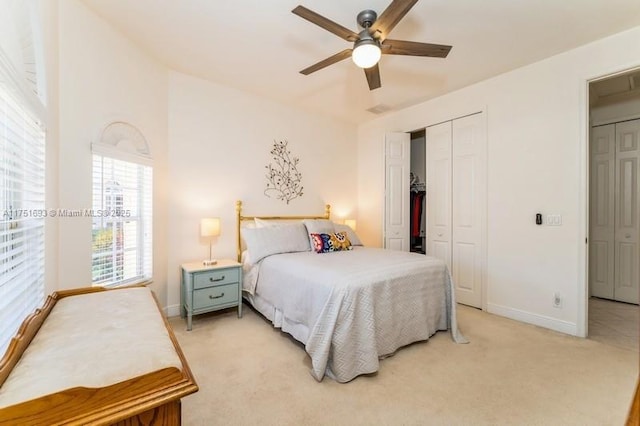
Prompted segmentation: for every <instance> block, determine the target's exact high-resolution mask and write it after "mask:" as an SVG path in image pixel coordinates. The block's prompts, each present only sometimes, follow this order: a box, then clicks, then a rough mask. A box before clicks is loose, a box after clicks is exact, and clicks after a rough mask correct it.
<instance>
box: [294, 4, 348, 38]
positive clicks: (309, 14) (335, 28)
mask: <svg viewBox="0 0 640 426" xmlns="http://www.w3.org/2000/svg"><path fill="white" fill-rule="evenodd" d="M291 12H293V13H294V14H296V15H298V16H299V17H301V18H304V19H306V20H307V21H309V22H311V23H313V24H316V25H317V26H319V27H321V28H324V29H325V30H327V31H329V32H331V33H333V34H335V35H337V36H338V37H340V38H343V39H345V40H347V41H356V40H358V34H356V33H355V32H353V31H351V30H350V29H348V28H345V27H343V26H342V25H340V24H337V23H335V22H333V21H332V20H331V19H327V18H325V17H324V16H322V15H318V14H317V13H316V12H314V11H313V10H309V9H307V8H306V7H304V6H297V7H296V8H295V9H293V10H292V11H291Z"/></svg>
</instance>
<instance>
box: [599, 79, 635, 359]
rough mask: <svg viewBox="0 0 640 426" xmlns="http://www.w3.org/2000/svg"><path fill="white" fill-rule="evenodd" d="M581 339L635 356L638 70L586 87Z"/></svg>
mask: <svg viewBox="0 0 640 426" xmlns="http://www.w3.org/2000/svg"><path fill="white" fill-rule="evenodd" d="M589 123H590V126H589V127H590V128H589V135H590V136H589V144H588V153H589V156H588V163H589V176H588V182H589V184H588V188H589V206H588V208H589V210H588V211H589V225H588V226H589V231H588V232H589V240H588V241H589V246H588V250H589V252H588V258H587V259H588V276H589V280H588V281H589V282H588V293H587V297H588V336H589V338H591V339H594V340H598V341H602V342H603V343H608V344H613V345H615V346H619V347H624V348H626V349H632V350H636V351H637V350H638V341H639V338H640V327H639V320H640V308H639V307H638V303H639V302H640V70H634V71H630V72H626V73H622V74H618V75H616V76H613V77H610V78H604V79H601V80H598V81H594V82H590V83H589Z"/></svg>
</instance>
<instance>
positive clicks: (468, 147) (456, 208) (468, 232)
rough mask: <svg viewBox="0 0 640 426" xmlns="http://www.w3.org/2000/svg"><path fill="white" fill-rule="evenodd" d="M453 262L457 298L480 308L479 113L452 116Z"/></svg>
mask: <svg viewBox="0 0 640 426" xmlns="http://www.w3.org/2000/svg"><path fill="white" fill-rule="evenodd" d="M452 143H453V157H452V167H453V179H452V188H453V191H452V198H453V200H452V223H451V225H452V226H451V228H452V244H451V250H452V264H453V270H452V271H451V275H452V277H453V282H454V284H455V289H456V300H457V301H458V302H459V303H463V304H465V305H470V306H474V307H476V308H482V277H483V265H484V262H483V257H484V256H483V252H484V250H483V244H482V241H483V235H482V234H483V226H484V222H485V210H486V207H485V199H486V195H485V192H486V190H485V188H486V166H485V165H486V160H485V157H486V136H485V130H484V119H483V115H482V114H474V115H470V116H468V117H463V118H459V119H457V120H453V138H452Z"/></svg>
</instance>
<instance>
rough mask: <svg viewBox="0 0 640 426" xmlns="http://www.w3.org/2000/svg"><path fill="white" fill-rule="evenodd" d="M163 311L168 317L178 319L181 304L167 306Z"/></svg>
mask: <svg viewBox="0 0 640 426" xmlns="http://www.w3.org/2000/svg"><path fill="white" fill-rule="evenodd" d="M162 310H163V311H164V314H165V316H167V317H177V316H178V315H180V304H177V305H171V306H167V307H165V308H163V309H162Z"/></svg>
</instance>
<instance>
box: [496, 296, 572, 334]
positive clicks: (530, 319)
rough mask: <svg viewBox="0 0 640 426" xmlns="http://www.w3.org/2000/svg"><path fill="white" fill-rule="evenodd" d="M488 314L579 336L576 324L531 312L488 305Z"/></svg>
mask: <svg viewBox="0 0 640 426" xmlns="http://www.w3.org/2000/svg"><path fill="white" fill-rule="evenodd" d="M487 312H489V313H491V314H496V315H500V316H503V317H507V318H511V319H514V320H516V321H521V322H526V323H527V324H533V325H537V326H540V327H544V328H548V329H550V330H554V331H559V332H561V333H565V334H570V335H572V336H577V335H578V327H577V326H576V324H575V323H572V322H568V321H562V320H559V319H555V318H550V317H545V316H544V315H538V314H532V313H531V312H526V311H521V310H519V309H514V308H509V307H506V306H500V305H496V304H493V303H488V304H487Z"/></svg>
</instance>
